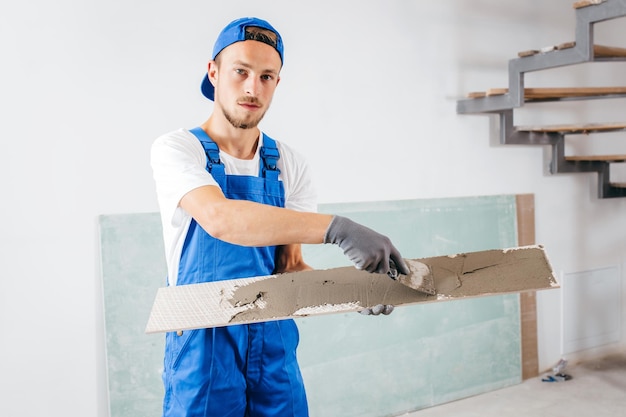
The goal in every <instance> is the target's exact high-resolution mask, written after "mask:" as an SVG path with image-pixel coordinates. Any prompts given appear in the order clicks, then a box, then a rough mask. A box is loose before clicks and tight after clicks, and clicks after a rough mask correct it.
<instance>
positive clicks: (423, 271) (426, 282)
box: [389, 259, 437, 295]
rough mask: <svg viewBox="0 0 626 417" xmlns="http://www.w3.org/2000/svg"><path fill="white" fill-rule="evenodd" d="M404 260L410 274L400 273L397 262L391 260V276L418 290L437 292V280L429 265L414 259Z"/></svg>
mask: <svg viewBox="0 0 626 417" xmlns="http://www.w3.org/2000/svg"><path fill="white" fill-rule="evenodd" d="M404 262H405V263H406V265H407V266H408V267H409V274H408V275H404V274H399V273H398V271H397V269H396V265H395V263H394V262H393V261H390V264H391V272H390V273H389V276H390V277H391V278H393V279H395V280H396V281H398V282H400V283H401V284H403V285H406V286H407V287H409V288H412V289H414V290H416V291H420V292H423V293H425V294H430V295H435V294H437V289H436V288H435V280H434V278H433V274H432V271H431V270H430V267H429V266H428V265H426V264H424V263H422V262H419V261H415V260H412V259H405V260H404Z"/></svg>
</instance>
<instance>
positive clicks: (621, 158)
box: [565, 155, 626, 162]
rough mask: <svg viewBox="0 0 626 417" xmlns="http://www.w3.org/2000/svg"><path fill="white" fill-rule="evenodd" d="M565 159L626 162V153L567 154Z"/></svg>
mask: <svg viewBox="0 0 626 417" xmlns="http://www.w3.org/2000/svg"><path fill="white" fill-rule="evenodd" d="M565 160H566V161H578V162H595V161H601V162H602V161H604V162H626V155H578V156H566V157H565Z"/></svg>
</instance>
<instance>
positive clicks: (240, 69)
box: [235, 68, 246, 75]
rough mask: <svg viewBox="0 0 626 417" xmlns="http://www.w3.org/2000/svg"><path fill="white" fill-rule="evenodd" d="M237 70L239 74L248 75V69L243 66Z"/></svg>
mask: <svg viewBox="0 0 626 417" xmlns="http://www.w3.org/2000/svg"><path fill="white" fill-rule="evenodd" d="M235 72H236V73H237V74H239V75H246V70H244V69H242V68H237V69H236V70H235Z"/></svg>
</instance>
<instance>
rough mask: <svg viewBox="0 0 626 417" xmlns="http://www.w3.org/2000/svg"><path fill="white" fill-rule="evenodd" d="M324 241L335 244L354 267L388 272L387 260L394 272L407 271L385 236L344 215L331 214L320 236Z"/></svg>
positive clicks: (389, 268) (407, 272)
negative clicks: (324, 230) (393, 267)
mask: <svg viewBox="0 0 626 417" xmlns="http://www.w3.org/2000/svg"><path fill="white" fill-rule="evenodd" d="M324 243H333V244H336V245H339V247H340V248H341V249H342V250H343V253H344V254H345V255H346V256H347V257H348V258H349V259H350V260H351V261H352V262H353V263H354V265H355V266H356V267H357V268H358V269H363V270H365V271H368V272H377V273H379V274H388V273H389V272H391V267H390V264H389V261H390V260H391V261H392V262H393V263H394V264H395V267H396V268H397V272H398V273H401V274H404V275H408V274H409V268H408V267H407V266H406V264H405V263H404V259H403V258H402V256H401V255H400V252H399V251H398V250H397V249H396V248H395V246H393V244H392V243H391V240H389V238H388V237H387V236H384V235H381V234H380V233H378V232H375V231H374V230H372V229H370V228H368V227H365V226H363V225H360V224H358V223H356V222H353V221H352V220H350V219H348V218H346V217H342V216H334V217H333V219H332V220H331V221H330V224H329V225H328V229H327V230H326V234H325V235H324Z"/></svg>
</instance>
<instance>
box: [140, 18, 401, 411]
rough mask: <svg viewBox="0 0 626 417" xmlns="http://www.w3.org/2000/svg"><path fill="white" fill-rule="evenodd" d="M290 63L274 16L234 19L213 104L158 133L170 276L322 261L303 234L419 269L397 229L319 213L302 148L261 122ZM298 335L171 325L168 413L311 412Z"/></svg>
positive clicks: (281, 268) (226, 275)
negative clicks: (307, 256)
mask: <svg viewBox="0 0 626 417" xmlns="http://www.w3.org/2000/svg"><path fill="white" fill-rule="evenodd" d="M282 64H283V42H282V39H281V37H280V35H279V33H278V32H277V31H276V30H275V29H274V28H273V27H272V26H271V25H270V24H269V23H268V22H266V21H264V20H261V19H257V18H242V19H238V20H235V21H233V22H231V23H230V24H229V25H228V26H226V27H225V28H224V29H223V30H222V32H221V33H220V35H219V37H218V39H217V41H216V43H215V46H214V49H213V55H212V59H211V61H209V63H208V71H207V75H206V76H205V78H204V80H203V82H202V93H203V94H204V95H205V96H206V97H207V98H209V99H210V100H213V102H214V106H213V112H212V114H211V115H210V116H209V118H208V120H206V121H205V122H204V123H203V124H202V125H201V126H199V127H198V128H194V129H191V130H186V129H180V130H178V131H175V132H172V133H169V134H166V135H164V136H162V137H160V138H158V139H157V140H156V141H155V142H154V144H153V147H152V154H151V163H152V167H153V172H154V178H155V182H156V188H157V195H158V200H159V205H160V209H161V217H162V223H163V234H164V240H165V249H166V256H167V265H168V284H169V285H184V284H192V283H198V282H207V281H216V280H224V279H234V278H242V277H251V276H259V275H269V274H272V273H280V272H288V271H298V270H304V269H310V267H309V266H308V265H306V263H305V262H304V260H303V259H302V253H301V250H300V244H302V243H332V244H337V245H339V246H340V247H341V248H342V249H343V251H344V253H345V254H346V255H347V256H348V257H349V258H350V259H351V260H352V261H353V262H354V264H355V266H356V267H357V268H360V269H364V270H367V271H369V272H376V273H381V274H385V273H389V272H390V261H392V262H393V263H395V265H396V267H397V270H398V272H400V273H405V274H406V273H408V271H407V267H406V265H405V263H404V261H403V259H402V257H401V256H400V253H399V252H398V250H397V249H396V248H395V247H394V246H393V245H392V243H391V242H390V240H389V239H388V238H387V237H385V236H383V235H380V234H379V233H377V232H375V231H373V230H371V229H368V228H366V227H364V226H362V225H359V224H357V223H355V222H352V221H351V220H349V219H347V218H345V217H341V216H332V215H327V214H319V213H316V212H315V210H316V201H315V193H314V190H313V187H312V185H311V178H310V175H309V169H308V167H307V165H306V163H305V161H304V159H303V158H302V156H301V155H300V154H298V153H296V152H295V151H293V150H292V149H291V148H289V147H288V146H286V145H285V144H283V143H280V142H276V141H274V140H272V139H271V138H269V137H268V136H267V135H265V134H264V133H262V132H261V131H260V130H259V128H258V127H257V125H258V123H259V122H260V121H261V119H262V118H263V115H264V114H265V112H266V111H267V109H268V108H269V105H270V103H271V100H272V97H273V95H274V90H275V89H276V86H277V85H278V83H279V81H280V70H281V68H282ZM380 307H382V306H380ZM381 310H385V309H384V308H377V309H372V310H369V311H368V312H370V313H371V312H373V313H374V314H379V313H380V311H381ZM390 310H391V308H389V309H386V311H385V312H386V313H388V312H390ZM297 344H298V330H297V328H296V325H295V323H294V322H293V320H282V321H274V322H267V323H257V324H250V325H236V326H228V327H223V328H214V329H202V330H194V331H185V332H178V333H168V334H167V335H166V349H165V360H164V372H163V382H164V385H165V399H164V404H163V414H164V416H167V417H173V416H220V417H225V416H238V417H242V416H307V415H308V409H307V402H306V395H305V391H304V386H303V383H302V377H301V375H300V370H299V368H298V363H297V360H296V347H297Z"/></svg>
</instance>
